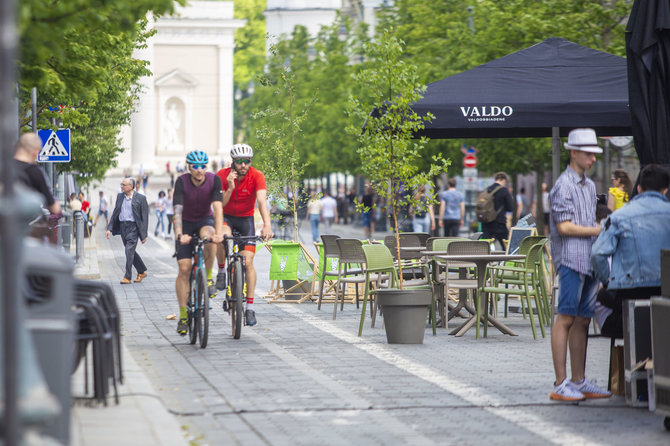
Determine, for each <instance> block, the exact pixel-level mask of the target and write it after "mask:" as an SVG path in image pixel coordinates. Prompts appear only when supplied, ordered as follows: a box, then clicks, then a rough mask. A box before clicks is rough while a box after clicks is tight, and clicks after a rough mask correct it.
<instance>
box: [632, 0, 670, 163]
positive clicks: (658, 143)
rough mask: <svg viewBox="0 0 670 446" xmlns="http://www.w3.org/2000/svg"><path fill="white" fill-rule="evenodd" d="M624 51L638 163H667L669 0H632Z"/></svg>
mask: <svg viewBox="0 0 670 446" xmlns="http://www.w3.org/2000/svg"><path fill="white" fill-rule="evenodd" d="M626 55H627V63H628V98H629V103H630V113H631V119H632V126H633V137H634V139H635V150H636V151H637V155H638V158H639V160H640V164H641V165H642V167H644V166H645V165H647V164H663V165H665V166H666V167H670V0H635V3H634V4H633V9H632V10H631V14H630V18H629V20H628V26H627V27H626Z"/></svg>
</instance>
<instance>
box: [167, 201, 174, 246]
mask: <svg viewBox="0 0 670 446" xmlns="http://www.w3.org/2000/svg"><path fill="white" fill-rule="evenodd" d="M165 216H166V217H167V232H166V234H167V235H166V236H165V238H168V239H169V238H172V237H170V231H171V230H172V221H173V219H174V206H173V205H172V189H168V191H167V197H165Z"/></svg>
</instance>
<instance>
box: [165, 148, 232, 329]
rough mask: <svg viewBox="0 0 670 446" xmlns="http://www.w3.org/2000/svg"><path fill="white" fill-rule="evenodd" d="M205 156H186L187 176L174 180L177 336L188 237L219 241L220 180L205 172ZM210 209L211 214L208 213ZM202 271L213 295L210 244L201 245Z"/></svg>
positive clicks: (183, 323) (182, 324)
mask: <svg viewBox="0 0 670 446" xmlns="http://www.w3.org/2000/svg"><path fill="white" fill-rule="evenodd" d="M208 163H209V157H208V156H207V154H206V153H205V152H202V151H200V150H194V151H192V152H189V153H188V155H186V166H187V170H188V171H187V173H185V174H183V175H181V176H180V177H179V178H177V181H176V182H175V185H174V196H173V205H174V235H175V238H176V239H177V264H178V265H179V273H178V274H177V280H176V282H175V287H176V290H177V300H178V301H179V321H178V322H177V333H179V334H180V335H182V336H183V335H185V334H186V332H187V309H186V303H187V302H188V294H189V283H188V281H189V277H190V274H191V267H192V253H193V242H192V240H191V235H192V234H197V235H198V236H199V237H201V238H208V239H210V240H212V241H213V242H214V243H216V244H219V245H220V244H221V241H222V240H223V219H222V218H221V208H222V205H221V180H220V179H219V177H217V176H216V175H214V174H213V173H211V172H205V169H207V164H208ZM212 209H213V211H212ZM204 252H205V270H206V271H207V285H208V288H209V297H214V296H216V288H215V287H214V282H213V280H212V267H213V266H214V257H215V255H216V249H215V245H214V244H208V245H205V248H204Z"/></svg>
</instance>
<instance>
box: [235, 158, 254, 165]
mask: <svg viewBox="0 0 670 446" xmlns="http://www.w3.org/2000/svg"><path fill="white" fill-rule="evenodd" d="M235 164H251V160H250V159H249V158H236V159H235Z"/></svg>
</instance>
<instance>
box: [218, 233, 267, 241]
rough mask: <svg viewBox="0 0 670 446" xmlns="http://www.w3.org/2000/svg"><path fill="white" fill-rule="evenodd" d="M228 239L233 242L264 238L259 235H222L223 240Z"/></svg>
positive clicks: (261, 239)
mask: <svg viewBox="0 0 670 446" xmlns="http://www.w3.org/2000/svg"><path fill="white" fill-rule="evenodd" d="M228 240H231V241H233V242H260V241H263V240H264V239H263V237H261V236H260V235H234V234H233V235H224V236H223V241H224V242H226V241H228Z"/></svg>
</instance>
